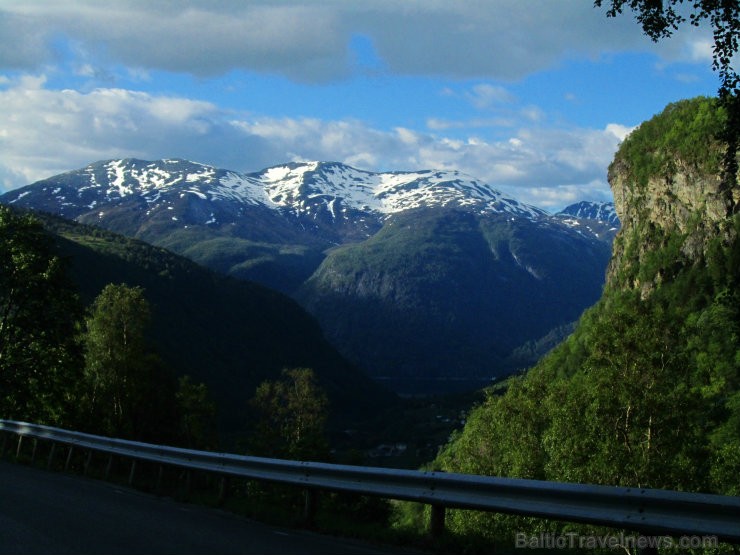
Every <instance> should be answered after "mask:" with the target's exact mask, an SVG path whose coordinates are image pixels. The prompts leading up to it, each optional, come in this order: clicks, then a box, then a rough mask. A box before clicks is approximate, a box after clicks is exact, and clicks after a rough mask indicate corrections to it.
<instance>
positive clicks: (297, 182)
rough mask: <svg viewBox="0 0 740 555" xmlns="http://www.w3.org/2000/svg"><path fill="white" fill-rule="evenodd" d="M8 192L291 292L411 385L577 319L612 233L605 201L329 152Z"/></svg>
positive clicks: (494, 363)
mask: <svg viewBox="0 0 740 555" xmlns="http://www.w3.org/2000/svg"><path fill="white" fill-rule="evenodd" d="M0 201H2V202H4V203H8V204H11V205H15V206H23V207H28V208H32V209H36V210H45V211H48V212H53V213H57V214H61V215H63V216H65V217H68V218H74V219H76V220H78V221H81V222H86V223H91V224H95V225H99V226H103V227H105V228H107V229H111V230H113V231H116V232H118V233H123V234H126V235H129V236H133V237H137V238H140V239H143V240H145V241H148V242H150V243H153V244H156V245H159V246H163V247H165V248H168V249H171V250H173V251H175V252H177V253H179V254H183V255H185V256H187V257H189V258H191V259H192V260H195V261H196V262H199V263H202V264H204V265H207V266H208V267H210V268H213V269H216V270H218V271H220V272H223V273H226V274H229V275H231V276H235V277H239V278H245V279H250V280H254V281H257V282H259V283H262V284H264V285H267V286H269V287H271V288H274V289H277V290H279V291H283V292H287V293H290V294H291V295H293V296H294V297H295V298H297V299H299V300H300V301H301V302H302V303H303V304H304V306H306V307H307V308H309V310H310V311H311V312H312V313H313V314H315V315H316V316H317V317H318V319H319V321H320V323H321V325H322V327H323V329H324V330H326V333H327V335H328V336H329V338H330V339H331V340H332V341H334V342H335V343H336V344H337V345H338V346H339V347H340V349H341V351H342V352H343V354H344V355H345V356H347V357H349V358H350V359H351V360H352V361H354V362H355V363H356V364H359V365H362V366H363V367H364V368H366V369H367V370H368V372H370V373H371V374H372V375H373V376H375V377H378V378H391V383H394V387H399V388H401V385H400V382H398V381H394V380H396V379H397V378H403V379H404V380H411V381H412V382H413V383H412V385H411V388H410V389H409V391H413V392H419V391H427V390H434V389H443V390H447V389H448V388H449V387H450V385H451V384H452V383H457V384H458V385H460V386H462V387H474V386H477V385H479V384H481V383H485V382H487V381H489V380H490V379H491V378H492V377H498V376H502V375H504V374H506V373H508V372H510V371H511V370H512V367H511V365H510V364H509V362H510V361H511V360H514V359H509V362H507V363H504V362H503V361H504V360H505V359H507V357H508V355H509V353H510V352H511V351H512V350H513V349H515V348H516V347H518V346H520V345H522V344H525V343H531V342H536V341H538V340H539V339H540V338H541V337H542V336H545V335H547V334H549V333H550V332H551V330H553V328H560V327H562V326H564V325H567V324H569V323H571V322H572V321H573V320H575V319H576V318H577V317H578V315H579V314H580V313H581V312H582V311H583V310H584V309H585V308H586V307H588V306H590V305H591V304H592V303H593V302H594V301H595V300H596V299H597V298H598V295H599V294H600V291H601V286H602V284H603V279H604V270H605V268H606V263H607V259H608V254H609V241H610V240H611V235H610V234H613V231H614V221H613V219H612V218H611V214H610V213H608V212H606V213H600V212H599V210H598V209H599V207H598V206H590V209H591V210H590V212H588V213H586V211H585V210H583V209H581V210H580V211H575V212H566V213H564V214H560V215H556V216H551V215H549V214H547V213H545V212H544V211H542V210H540V209H537V208H534V207H531V206H527V205H524V204H522V203H519V202H517V201H516V200H513V199H508V198H506V197H505V196H504V195H502V194H501V193H500V192H499V191H497V190H495V189H494V188H492V187H490V186H489V185H487V184H485V183H482V182H480V181H478V180H476V179H473V178H471V177H468V176H465V175H464V174H461V173H459V172H455V171H420V172H390V173H373V172H366V171H362V170H357V169H355V168H351V167H349V166H345V165H342V164H338V163H326V162H321V163H320V162H313V163H301V164H298V163H294V164H287V165H284V166H277V167H273V168H268V169H266V170H263V171H261V172H256V173H252V174H239V173H236V172H230V171H227V170H219V169H216V168H213V167H210V166H204V165H201V164H195V163H193V162H187V161H184V160H161V161H157V162H145V161H141V160H113V161H107V162H99V163H95V164H91V165H89V166H88V167H86V168H83V169H81V170H78V171H74V172H69V173H66V174H62V175H59V176H55V177H52V178H50V179H47V180H44V181H40V182H37V183H35V184H33V185H30V186H28V187H25V188H22V189H19V190H17V191H11V192H10V193H6V194H5V195H3V196H2V197H0ZM595 217H596V218H598V217H607V218H609V220H607V221H606V222H604V221H599V220H597V219H594V218H595ZM425 382H426V383H425ZM437 382H439V384H437ZM435 384H437V385H435ZM440 384H441V385H440Z"/></svg>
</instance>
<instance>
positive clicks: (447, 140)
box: [0, 77, 628, 208]
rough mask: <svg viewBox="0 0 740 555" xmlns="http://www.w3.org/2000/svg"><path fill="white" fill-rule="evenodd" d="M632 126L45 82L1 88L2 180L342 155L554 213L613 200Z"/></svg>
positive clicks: (243, 166) (16, 182) (243, 165)
mask: <svg viewBox="0 0 740 555" xmlns="http://www.w3.org/2000/svg"><path fill="white" fill-rule="evenodd" d="M442 131H444V130H442ZM627 131H628V128H626V127H624V126H621V125H618V124H610V125H609V126H608V127H607V128H606V129H604V130H592V129H570V130H553V129H544V128H537V127H530V128H527V129H520V130H519V131H515V130H512V133H511V135H510V136H509V137H507V138H506V139H505V140H501V141H490V140H486V139H485V138H482V137H477V136H469V137H467V138H459V137H446V136H444V135H437V134H432V133H426V132H419V131H414V130H411V129H408V128H404V127H397V128H395V129H390V130H382V129H377V128H373V127H371V126H368V125H367V124H365V123H363V122H361V121H358V120H351V119H350V120H336V121H325V120H321V119H317V118H286V117H283V118H275V117H247V116H246V115H245V114H239V113H233V112H228V111H225V110H223V109H221V108H219V107H218V106H216V105H214V104H212V103H208V102H201V101H193V100H188V99H183V98H176V97H168V96H155V95H150V94H147V93H143V92H134V91H128V90H123V89H96V90H94V91H91V92H89V93H80V92H76V91H70V90H64V91H56V90H49V89H46V88H44V79H43V77H27V78H24V79H22V80H20V81H18V82H16V83H14V84H13V85H11V86H9V87H7V88H6V89H0V180H2V184H3V186H4V187H5V188H6V189H8V188H12V187H18V186H21V185H25V184H27V183H30V182H33V181H35V180H38V179H42V178H45V177H49V176H50V175H54V174H57V173H61V172H64V171H68V170H71V169H75V168H78V167H82V166H84V165H85V164H88V163H90V162H92V161H96V160H101V159H108V158H119V157H139V158H143V159H157V158H165V157H182V158H189V159H192V160H197V161H200V162H205V163H210V164H213V165H216V166H219V167H223V168H227V169H234V170H240V171H254V170H258V169H262V168H264V167H267V166H270V165H273V164H277V163H282V162H286V161H289V160H291V159H293V160H298V159H300V160H337V161H340V162H345V163H349V164H352V165H355V166H357V167H360V168H363V169H369V170H419V169H445V168H448V169H459V170H461V171H464V172H466V173H469V174H470V175H473V176H475V177H477V178H479V179H483V180H485V181H487V182H489V183H491V184H492V185H494V186H496V187H498V188H500V189H502V190H504V191H506V192H508V193H509V194H511V195H512V196H515V197H516V198H519V199H520V200H524V201H526V202H531V203H534V204H537V205H539V206H542V207H544V208H548V207H550V206H555V207H559V206H563V205H564V202H563V201H564V200H565V199H570V198H571V197H572V196H573V195H574V194H575V193H574V191H577V192H578V193H580V194H581V197H580V198H584V197H587V198H590V197H594V196H596V197H599V198H600V197H605V196H608V195H609V190H608V186H607V185H606V183H605V174H606V168H607V166H608V164H609V162H610V161H611V158H612V156H613V153H614V151H615V149H616V147H617V145H618V142H619V140H620V138H623V137H624V134H625V133H626V132H627ZM564 186H565V187H566V188H563V187H564ZM587 193H590V197H589V194H587Z"/></svg>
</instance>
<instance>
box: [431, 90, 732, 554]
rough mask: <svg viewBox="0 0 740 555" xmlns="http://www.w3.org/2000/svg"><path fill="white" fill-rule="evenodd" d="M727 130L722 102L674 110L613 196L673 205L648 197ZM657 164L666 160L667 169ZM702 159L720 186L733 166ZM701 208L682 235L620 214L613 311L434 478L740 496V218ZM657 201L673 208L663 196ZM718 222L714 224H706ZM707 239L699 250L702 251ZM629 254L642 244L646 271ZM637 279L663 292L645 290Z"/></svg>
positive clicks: (472, 524)
mask: <svg viewBox="0 0 740 555" xmlns="http://www.w3.org/2000/svg"><path fill="white" fill-rule="evenodd" d="M721 118H722V114H721V112H720V110H719V109H718V108H717V105H716V104H715V103H714V102H712V101H709V100H706V99H699V100H696V101H692V102H686V103H680V104H679V105H675V106H671V107H669V109H668V110H666V112H665V113H664V114H661V115H660V116H657V117H656V118H655V119H654V120H653V121H651V122H650V123H649V124H645V125H643V126H641V127H640V128H639V129H637V130H636V131H634V132H633V134H632V136H631V137H630V139H629V140H628V141H625V143H624V145H623V146H622V149H621V150H620V152H619V153H618V154H617V157H616V160H617V161H619V163H620V164H622V165H621V166H620V167H622V168H628V169H627V170H626V172H623V173H621V174H620V175H619V177H618V179H612V187H613V188H614V189H615V197H620V198H625V195H624V191H619V190H617V188H618V187H633V188H634V187H635V186H637V185H639V180H641V179H645V180H646V181H645V182H644V183H643V184H642V185H643V186H644V187H646V188H647V190H648V191H649V192H650V195H653V197H654V195H656V194H663V193H659V191H663V189H652V190H651V189H650V187H649V186H648V182H649V181H650V179H651V178H652V177H654V176H655V175H657V174H660V173H663V172H664V171H666V169H667V170H668V177H669V178H670V177H671V176H670V172H671V171H674V172H678V171H681V170H680V163H681V162H682V161H684V160H686V159H687V157H688V158H690V157H691V156H696V151H694V150H693V147H691V146H690V145H691V144H695V145H702V146H701V148H704V147H705V146H706V145H711V143H712V141H713V135H712V132H713V129H714V125H715V123H716V122H719V121H721ZM656 130H660V131H656ZM687 130H689V131H687ZM646 152H654V153H656V158H659V159H660V161H661V162H660V164H661V167H660V168H659V169H656V168H657V165H655V164H654V162H655V159H654V158H652V157H650V156H646V154H645V153H646ZM702 152H703V154H701V155H702V156H704V155H708V158H706V159H704V158H700V157H695V158H694V159H695V169H696V171H695V172H691V175H692V176H694V177H692V179H694V178H697V179H699V178H700V179H703V180H705V181H707V180H709V181H711V178H712V177H713V176H716V175H719V174H720V173H721V167H720V165H721V157H714V156H713V153H714V150H713V148H712V147H711V146H709V147H706V148H705V149H704V150H702ZM674 176H675V173H674ZM615 177H616V173H615V172H614V171H612V178H615ZM668 182H674V183H675V180H673V181H672V180H671V179H668ZM705 194H709V193H708V192H707V191H705ZM734 194H735V195H737V192H736V191H735V192H734ZM700 197H701V195H699V196H698V197H696V198H697V202H696V203H694V200H693V199H694V197H691V198H690V199H689V200H686V199H683V200H681V201H680V202H683V203H684V204H685V206H686V207H687V211H688V212H687V213H690V214H691V216H690V217H691V218H693V219H694V220H692V221H693V223H691V222H681V225H680V226H679V225H676V222H671V221H669V219H663V218H664V217H665V212H662V211H660V210H651V209H645V207H636V206H629V205H625V206H623V207H622V210H626V211H627V212H630V211H631V210H632V211H631V212H630V214H631V217H630V218H626V221H625V219H623V218H622V216H623V214H624V212H623V211H620V218H621V219H622V221H623V222H625V227H624V228H623V229H622V231H621V232H620V235H621V236H622V241H621V243H620V242H618V244H617V246H615V257H616V258H617V259H618V260H619V261H620V264H621V265H617V266H616V267H613V268H612V273H611V274H610V280H609V282H608V283H607V287H606V289H605V292H604V295H603V297H602V298H601V300H600V301H599V302H598V303H597V304H596V305H595V306H594V307H593V308H591V309H589V310H588V311H587V312H586V313H585V314H584V316H583V317H582V318H581V320H580V322H579V324H578V326H577V328H576V330H575V331H574V333H573V334H572V335H571V336H570V337H569V338H568V339H567V340H566V341H565V342H564V343H562V344H561V345H559V346H558V347H557V348H555V349H554V350H553V351H551V353H550V354H549V355H548V356H547V357H545V358H544V359H543V360H542V361H541V362H540V363H539V364H537V365H536V366H535V367H534V368H532V369H531V370H530V371H529V372H528V373H527V374H526V375H524V376H522V377H518V378H515V379H512V380H510V382H509V385H508V389H507V390H506V392H505V393H504V394H503V395H496V394H491V395H489V396H488V398H487V400H486V401H485V402H484V403H482V404H481V405H479V406H477V407H476V408H474V409H473V410H472V411H471V413H470V415H469V417H468V420H467V424H466V426H465V427H464V429H463V430H462V431H461V432H460V433H459V434H457V435H456V436H454V437H453V438H452V440H451V441H450V442H449V444H448V445H447V446H446V447H445V448H444V449H443V451H442V452H441V453H440V454H439V456H438V457H437V459H436V460H435V461H434V463H433V465H434V466H435V467H437V468H439V469H442V470H445V471H449V472H465V473H476V474H486V475H497V476H511V477H521V478H534V479H547V480H557V481H566V482H581V483H597V484H608V485H620V486H635V487H644V488H667V489H678V490H689V491H704V492H715V493H722V494H730V495H737V494H739V493H740V240H738V236H739V235H740V217H738V216H737V215H734V216H733V215H732V212H733V210H732V207H731V206H730V207H728V210H727V212H726V213H725V216H724V218H720V217H719V216H718V215H711V216H709V215H706V214H705V213H703V212H702V210H703V209H702V206H704V207H705V204H703V203H702V202H700V201H701V198H700ZM731 198H732V197H731ZM735 198H736V197H735ZM658 201H661V202H673V200H672V199H670V198H663V199H656V198H651V202H653V205H657V204H659V202H658ZM676 202H679V201H676ZM651 206H652V205H651ZM618 209H619V206H618ZM705 209H706V208H704V210H705ZM707 220H712V225H711V226H707V225H702V224H706V222H707ZM697 230H700V231H701V234H702V237H701V248H695V249H690V248H688V247H687V245H691V244H692V242H691V239H692V233H696V232H697ZM708 230H714V232H713V233H712V234H710V233H708ZM656 237H659V239H658V240H656ZM625 245H627V247H625ZM629 245H632V246H633V247H634V248H635V249H637V248H638V246H641V248H642V252H641V256H640V257H639V260H638V259H636V258H633V254H634V253H630V251H629V248H631V247H629ZM619 249H623V251H622V252H617V251H618V250H619ZM637 250H639V249H637ZM636 262H638V263H636ZM613 264H614V262H613ZM624 268H628V270H625V269H624ZM625 272H628V273H629V272H632V273H633V274H635V275H637V274H639V277H640V280H643V281H644V282H649V283H651V287H650V288H649V289H645V288H643V287H635V286H634V285H635V280H634V279H625V277H624V276H625ZM635 275H632V278H635ZM448 522H449V525H450V528H451V529H452V530H454V531H455V532H458V533H461V534H465V535H467V536H482V537H484V538H487V539H491V538H497V539H499V540H502V541H506V540H507V539H508V540H511V541H513V540H512V538H513V537H514V531H524V530H531V531H532V532H537V531H552V530H553V529H555V528H556V527H557V526H560V525H558V524H557V523H547V522H543V521H535V520H530V519H517V518H515V517H508V516H502V515H489V514H478V515H476V516H473V517H471V515H470V514H469V513H460V512H455V511H452V512H451V514H450V515H449V517H448Z"/></svg>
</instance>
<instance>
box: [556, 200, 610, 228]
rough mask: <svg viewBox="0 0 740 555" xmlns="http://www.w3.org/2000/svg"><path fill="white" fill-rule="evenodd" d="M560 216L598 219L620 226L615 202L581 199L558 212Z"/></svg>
mask: <svg viewBox="0 0 740 555" xmlns="http://www.w3.org/2000/svg"><path fill="white" fill-rule="evenodd" d="M557 215H558V216H563V217H567V216H572V217H574V218H579V219H582V220H598V221H600V222H604V223H609V224H612V226H614V227H615V228H619V225H620V223H619V216H617V211H616V210H615V209H614V203H613V202H588V201H581V202H578V203H576V204H571V205H570V206H567V207H566V208H564V209H563V210H561V211H560V212H558V214H557Z"/></svg>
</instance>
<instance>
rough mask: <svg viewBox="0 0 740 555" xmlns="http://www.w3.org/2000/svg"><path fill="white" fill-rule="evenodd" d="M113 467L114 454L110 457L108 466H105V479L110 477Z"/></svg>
mask: <svg viewBox="0 0 740 555" xmlns="http://www.w3.org/2000/svg"><path fill="white" fill-rule="evenodd" d="M112 467H113V453H111V454H110V455H108V464H106V465H105V479H106V480H107V479H108V477H109V476H110V469H111V468H112Z"/></svg>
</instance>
